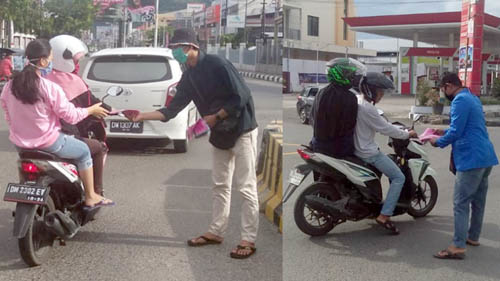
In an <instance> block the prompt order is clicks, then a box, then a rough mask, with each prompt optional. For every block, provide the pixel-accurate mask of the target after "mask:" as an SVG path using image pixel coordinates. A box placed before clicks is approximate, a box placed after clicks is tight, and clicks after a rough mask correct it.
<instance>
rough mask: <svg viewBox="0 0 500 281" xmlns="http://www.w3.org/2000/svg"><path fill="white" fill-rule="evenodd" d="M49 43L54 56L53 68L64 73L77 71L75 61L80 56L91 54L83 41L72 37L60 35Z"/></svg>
mask: <svg viewBox="0 0 500 281" xmlns="http://www.w3.org/2000/svg"><path fill="white" fill-rule="evenodd" d="M49 43H50V46H51V47H52V54H53V56H54V58H53V60H52V61H53V62H52V64H53V68H54V69H57V70H59V71H63V72H73V70H75V63H74V61H73V59H78V56H80V55H85V54H87V53H88V52H89V49H88V48H87V45H85V43H83V42H82V40H80V39H78V38H76V37H73V36H71V35H58V36H56V37H54V38H52V39H50V41H49ZM77 55H78V56H77ZM75 56H77V57H75Z"/></svg>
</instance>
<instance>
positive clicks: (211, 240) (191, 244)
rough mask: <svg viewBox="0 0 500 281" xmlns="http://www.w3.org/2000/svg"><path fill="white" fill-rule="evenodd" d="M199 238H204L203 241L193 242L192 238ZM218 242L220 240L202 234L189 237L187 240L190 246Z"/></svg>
mask: <svg viewBox="0 0 500 281" xmlns="http://www.w3.org/2000/svg"><path fill="white" fill-rule="evenodd" d="M200 238H201V239H203V240H205V242H193V240H200ZM220 243H222V241H219V240H216V239H210V238H208V237H206V236H204V235H201V236H198V237H196V238H193V239H189V240H188V241H187V244H188V245H189V246H191V247H200V246H206V245H214V244H220Z"/></svg>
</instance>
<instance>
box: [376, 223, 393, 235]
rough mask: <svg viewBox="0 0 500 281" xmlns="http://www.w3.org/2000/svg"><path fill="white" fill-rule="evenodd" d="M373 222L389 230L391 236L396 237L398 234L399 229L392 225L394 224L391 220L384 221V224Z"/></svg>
mask: <svg viewBox="0 0 500 281" xmlns="http://www.w3.org/2000/svg"><path fill="white" fill-rule="evenodd" d="M375 221H376V222H377V223H378V224H380V225H381V226H382V227H383V228H385V229H387V230H389V231H390V232H391V234H393V235H398V234H399V229H398V228H397V227H396V226H395V225H394V223H393V222H392V221H391V220H389V219H388V220H386V221H385V222H381V221H379V220H378V219H375Z"/></svg>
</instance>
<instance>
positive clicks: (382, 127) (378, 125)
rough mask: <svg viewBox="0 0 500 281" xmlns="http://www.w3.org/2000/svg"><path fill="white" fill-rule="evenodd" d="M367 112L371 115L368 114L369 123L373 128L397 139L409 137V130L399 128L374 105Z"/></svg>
mask: <svg viewBox="0 0 500 281" xmlns="http://www.w3.org/2000/svg"><path fill="white" fill-rule="evenodd" d="M367 112H368V115H369V116H367V117H368V123H369V124H370V126H371V127H372V128H373V129H375V131H377V132H379V133H381V134H382V135H385V136H389V137H391V138H395V139H407V138H409V137H410V134H409V133H408V132H407V131H404V130H401V129H399V128H397V127H396V126H394V125H392V124H391V123H389V122H387V120H385V119H384V118H383V117H382V116H380V115H379V113H378V111H377V109H376V108H375V107H374V106H373V107H371V108H369V110H367Z"/></svg>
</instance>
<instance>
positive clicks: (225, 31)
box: [224, 0, 229, 35]
mask: <svg viewBox="0 0 500 281" xmlns="http://www.w3.org/2000/svg"><path fill="white" fill-rule="evenodd" d="M228 8H229V7H228V4H227V0H226V11H225V12H224V13H225V14H226V23H225V24H224V35H226V33H227V30H226V28H227V14H228V13H227V11H228V10H227V9H228Z"/></svg>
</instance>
